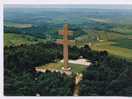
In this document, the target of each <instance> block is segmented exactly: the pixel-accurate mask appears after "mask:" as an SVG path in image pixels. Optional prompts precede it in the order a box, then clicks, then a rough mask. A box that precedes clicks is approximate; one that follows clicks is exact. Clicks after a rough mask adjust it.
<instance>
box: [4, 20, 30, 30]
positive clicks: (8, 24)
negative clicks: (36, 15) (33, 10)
mask: <svg viewBox="0 0 132 99" xmlns="http://www.w3.org/2000/svg"><path fill="white" fill-rule="evenodd" d="M4 26H6V27H14V28H19V29H23V28H31V27H32V24H21V23H15V22H10V21H9V22H8V21H7V22H5V23H4Z"/></svg>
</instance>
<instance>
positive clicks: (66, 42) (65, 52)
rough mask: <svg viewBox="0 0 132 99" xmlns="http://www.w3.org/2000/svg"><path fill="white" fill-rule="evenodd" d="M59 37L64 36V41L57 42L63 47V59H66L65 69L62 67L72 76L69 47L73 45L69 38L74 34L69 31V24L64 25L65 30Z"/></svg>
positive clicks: (61, 31)
mask: <svg viewBox="0 0 132 99" xmlns="http://www.w3.org/2000/svg"><path fill="white" fill-rule="evenodd" d="M59 35H63V40H59V41H57V44H62V45H63V59H64V67H62V70H63V71H64V72H65V73H66V74H68V75H70V74H71V73H72V72H71V67H70V66H69V64H68V46H69V45H70V44H71V43H72V41H71V40H68V36H69V35H72V32H71V31H69V30H68V24H65V25H64V28H63V30H60V31H59Z"/></svg>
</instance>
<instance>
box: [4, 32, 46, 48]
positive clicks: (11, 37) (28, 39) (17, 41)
mask: <svg viewBox="0 0 132 99" xmlns="http://www.w3.org/2000/svg"><path fill="white" fill-rule="evenodd" d="M38 42H45V40H44V39H39V38H36V37H33V36H29V35H23V34H15V33H4V46H11V45H13V46H17V45H21V44H34V43H38Z"/></svg>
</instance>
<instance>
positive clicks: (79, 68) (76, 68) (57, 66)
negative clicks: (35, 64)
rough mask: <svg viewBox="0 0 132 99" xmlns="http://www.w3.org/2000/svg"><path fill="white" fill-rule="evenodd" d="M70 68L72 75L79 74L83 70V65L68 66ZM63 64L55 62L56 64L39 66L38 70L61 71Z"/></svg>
mask: <svg viewBox="0 0 132 99" xmlns="http://www.w3.org/2000/svg"><path fill="white" fill-rule="evenodd" d="M69 65H70V67H71V68H72V72H73V73H77V72H78V73H81V72H83V71H84V70H85V66H84V65H79V64H71V63H70V64H69ZM62 67H63V63H61V62H57V63H49V64H46V65H43V66H40V67H39V68H41V69H42V68H43V69H56V70H62Z"/></svg>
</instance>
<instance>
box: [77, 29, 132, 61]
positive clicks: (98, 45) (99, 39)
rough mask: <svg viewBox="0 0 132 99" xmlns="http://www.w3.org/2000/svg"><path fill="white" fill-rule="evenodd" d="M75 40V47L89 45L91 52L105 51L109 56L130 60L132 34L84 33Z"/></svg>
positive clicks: (131, 54) (131, 58) (131, 56)
mask: <svg viewBox="0 0 132 99" xmlns="http://www.w3.org/2000/svg"><path fill="white" fill-rule="evenodd" d="M86 32H87V35H83V36H81V37H79V38H78V39H77V42H79V43H77V44H76V45H77V46H79V47H80V46H84V44H88V43H89V42H90V43H91V48H92V49H93V50H98V51H102V50H106V51H108V52H109V53H110V54H113V55H116V56H120V57H122V58H126V59H130V60H132V39H131V38H132V33H128V32H127V31H126V33H125V32H123V33H118V32H109V31H86Z"/></svg>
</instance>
